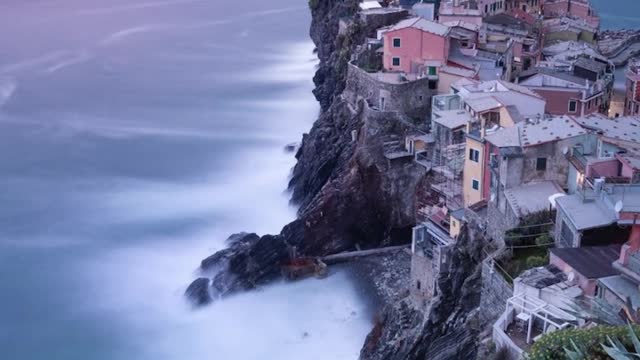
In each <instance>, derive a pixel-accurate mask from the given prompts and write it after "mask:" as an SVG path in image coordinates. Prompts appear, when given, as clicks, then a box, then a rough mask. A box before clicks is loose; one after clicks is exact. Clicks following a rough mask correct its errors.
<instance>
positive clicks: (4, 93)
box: [0, 78, 18, 108]
mask: <svg viewBox="0 0 640 360" xmlns="http://www.w3.org/2000/svg"><path fill="white" fill-rule="evenodd" d="M17 87H18V86H17V84H16V82H15V81H14V80H11V79H1V78H0V108H2V106H4V104H6V103H7V102H8V101H9V99H10V98H11V96H12V95H13V93H14V92H15V91H16V88H17Z"/></svg>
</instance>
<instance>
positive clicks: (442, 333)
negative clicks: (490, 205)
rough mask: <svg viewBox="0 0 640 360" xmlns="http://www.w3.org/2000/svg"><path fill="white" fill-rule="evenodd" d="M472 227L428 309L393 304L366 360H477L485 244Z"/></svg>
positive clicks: (368, 343) (369, 339)
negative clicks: (483, 249) (482, 263)
mask: <svg viewBox="0 0 640 360" xmlns="http://www.w3.org/2000/svg"><path fill="white" fill-rule="evenodd" d="M476 229H477V228H476V227H475V226H474V225H470V226H468V227H467V228H466V229H465V230H464V231H463V232H462V234H461V236H460V237H459V239H458V242H457V244H456V247H455V249H454V251H453V254H452V257H451V268H450V270H449V272H447V273H443V274H442V275H441V277H440V278H439V279H438V287H439V294H438V296H437V297H436V298H434V300H433V301H432V302H431V304H430V305H429V306H428V308H427V309H419V310H416V309H415V308H414V307H413V306H411V304H410V301H409V300H408V299H407V298H406V299H405V300H403V301H400V302H394V303H389V304H387V305H386V306H385V308H384V309H383V310H382V312H381V316H379V318H378V321H377V323H376V325H375V327H374V329H373V330H372V331H371V333H370V334H369V335H368V336H367V339H366V341H365V344H364V346H363V348H362V351H361V353H360V359H362V360H410V359H415V360H418V359H420V360H445V359H475V358H476V354H477V350H478V337H479V334H480V332H481V331H482V330H483V326H482V324H480V323H479V317H478V306H479V305H480V293H481V286H482V280H481V260H482V247H483V245H484V241H483V240H482V239H483V238H482V236H481V235H479V234H478V232H477V230H476Z"/></svg>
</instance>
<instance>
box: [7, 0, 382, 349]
mask: <svg viewBox="0 0 640 360" xmlns="http://www.w3.org/2000/svg"><path fill="white" fill-rule="evenodd" d="M307 6H308V5H307V1H304V0H272V1H260V0H242V1H227V0H46V1H35V0H32V1H26V0H2V1H0V359H2V360H147V359H148V360H190V359H194V360H205V359H216V360H258V359H284V360H294V359H296V360H297V359H314V360H327V359H332V360H333V359H335V360H353V359H357V357H358V353H359V351H360V347H361V345H362V343H363V341H364V338H365V336H366V334H367V332H368V331H369V329H370V327H371V323H370V316H369V315H368V314H367V313H366V308H365V306H364V304H363V302H362V301H361V297H360V295H359V294H358V289H356V288H354V287H353V285H352V284H351V282H350V280H349V279H348V278H347V276H346V275H344V274H342V273H339V272H338V273H334V274H333V275H331V276H329V277H328V278H327V279H324V280H309V281H305V282H300V283H294V284H284V283H278V284H274V285H273V286H269V287H265V288H264V289H261V290H259V291H254V292H249V293H246V294H242V295H239V296H235V297H233V298H229V299H227V300H223V301H220V302H217V303H215V304H213V305H211V306H209V307H207V308H206V309H202V310H200V311H192V309H191V308H190V307H189V306H188V304H187V303H186V301H185V300H184V298H183V292H184V289H185V288H186V286H187V285H188V284H189V283H190V282H191V281H192V280H193V279H195V278H196V277H197V276H198V275H197V274H196V272H195V271H196V268H197V266H198V265H199V263H200V260H201V259H202V258H204V257H206V256H208V255H210V254H211V253H213V252H215V251H216V250H220V249H222V248H224V247H225V246H226V244H225V243H224V240H225V239H226V237H227V236H228V235H229V234H231V233H233V232H238V231H245V230H246V231H256V232H258V233H260V234H264V233H277V232H279V231H280V229H281V228H282V226H283V225H285V224H286V223H287V222H288V221H290V220H292V219H293V218H294V217H295V209H293V208H290V207H289V205H288V196H287V194H286V193H285V192H284V190H285V187H286V183H287V178H288V176H289V174H290V169H291V167H292V166H293V165H294V164H295V158H294V157H293V155H292V154H286V153H285V152H284V151H283V148H284V146H285V145H286V144H288V143H291V142H294V141H298V140H300V138H301V134H302V133H303V132H305V131H308V130H309V128H310V127H311V124H312V122H313V120H314V119H315V118H316V117H317V115H318V106H317V103H316V101H315V99H314V98H313V95H312V94H311V91H312V89H313V83H312V81H311V78H312V76H313V73H314V71H315V66H316V64H317V59H316V57H315V56H314V54H313V44H312V43H311V42H310V40H309V37H308V32H309V22H310V16H309V11H308V8H307Z"/></svg>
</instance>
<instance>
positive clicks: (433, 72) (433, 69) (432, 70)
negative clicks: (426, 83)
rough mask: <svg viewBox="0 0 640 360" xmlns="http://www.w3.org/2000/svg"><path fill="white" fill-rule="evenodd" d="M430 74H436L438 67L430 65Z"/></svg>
mask: <svg viewBox="0 0 640 360" xmlns="http://www.w3.org/2000/svg"><path fill="white" fill-rule="evenodd" d="M429 75H436V67H435V66H429Z"/></svg>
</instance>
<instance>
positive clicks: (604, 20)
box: [591, 0, 640, 29]
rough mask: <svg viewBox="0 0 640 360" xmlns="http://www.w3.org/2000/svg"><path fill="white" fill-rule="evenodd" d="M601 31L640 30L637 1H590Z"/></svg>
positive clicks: (639, 8) (639, 9) (639, 4)
mask: <svg viewBox="0 0 640 360" xmlns="http://www.w3.org/2000/svg"><path fill="white" fill-rule="evenodd" d="M591 3H592V4H593V6H594V7H595V8H596V10H597V12H598V14H599V15H600V20H601V27H602V29H622V28H626V29H640V1H639V0H591Z"/></svg>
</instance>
